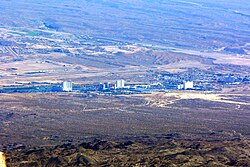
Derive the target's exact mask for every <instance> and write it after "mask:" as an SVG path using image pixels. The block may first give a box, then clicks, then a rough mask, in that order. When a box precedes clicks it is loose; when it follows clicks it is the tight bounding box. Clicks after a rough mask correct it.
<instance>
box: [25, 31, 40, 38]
mask: <svg viewBox="0 0 250 167" xmlns="http://www.w3.org/2000/svg"><path fill="white" fill-rule="evenodd" d="M39 33H40V32H39V31H30V32H28V33H27V35H28V36H32V37H34V36H37V35H39Z"/></svg>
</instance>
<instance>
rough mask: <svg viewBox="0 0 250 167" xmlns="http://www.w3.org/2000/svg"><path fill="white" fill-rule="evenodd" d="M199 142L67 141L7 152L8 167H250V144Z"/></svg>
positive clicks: (173, 138)
mask: <svg viewBox="0 0 250 167" xmlns="http://www.w3.org/2000/svg"><path fill="white" fill-rule="evenodd" d="M213 136H214V137H216V138H217V137H218V136H217V134H214V133H211V134H209V135H208V136H207V138H205V137H204V138H203V139H200V140H193V141H192V140H190V139H183V138H181V137H180V136H179V135H178V134H166V135H155V136H141V137H130V138H126V139H125V138H123V139H119V140H117V139H116V140H114V139H110V140H99V139H91V140H88V141H87V140H86V141H79V142H70V141H68V142H67V143H65V144H62V145H56V146H43V147H36V148H30V147H25V146H24V145H13V146H12V149H10V148H8V149H7V148H6V156H7V164H8V166H20V167H21V166H22V167H25V166H27V167H28V166H47V167H56V166H65V167H66V166H152V167H153V166H171V167H174V166H190V167H191V166H192V167H193V166H210V167H222V166H246V167H247V166H250V141H249V140H247V139H241V138H237V137H236V138H235V137H234V138H231V139H224V140H220V139H217V140H213Z"/></svg>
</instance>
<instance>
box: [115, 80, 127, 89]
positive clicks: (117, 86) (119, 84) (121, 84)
mask: <svg viewBox="0 0 250 167" xmlns="http://www.w3.org/2000/svg"><path fill="white" fill-rule="evenodd" d="M124 86H125V81H124V80H123V79H121V80H117V81H116V83H115V89H121V88H124Z"/></svg>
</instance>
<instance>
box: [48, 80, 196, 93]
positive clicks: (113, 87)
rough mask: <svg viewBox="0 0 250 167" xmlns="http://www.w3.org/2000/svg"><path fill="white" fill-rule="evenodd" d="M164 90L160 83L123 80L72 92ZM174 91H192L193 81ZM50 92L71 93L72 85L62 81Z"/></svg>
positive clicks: (79, 87) (77, 86)
mask: <svg viewBox="0 0 250 167" xmlns="http://www.w3.org/2000/svg"><path fill="white" fill-rule="evenodd" d="M164 89H166V88H165V87H164V85H162V84H161V83H159V82H158V83H153V84H127V85H125V80H123V79H121V80H117V81H116V82H115V83H110V82H104V83H101V82H94V83H93V84H86V85H81V86H79V85H76V86H75V87H74V91H103V92H111V93H112V92H127V91H132V92H133V91H134V92H135V91H139V92H143V91H145V92H146V91H149V90H151V91H153V90H155V91H157V90H164ZM174 89H179V90H190V89H194V83H193V81H185V82H183V84H179V85H176V87H175V88H174ZM52 91H63V92H71V91H73V83H72V82H70V81H64V82H63V83H62V84H61V85H58V86H53V88H52Z"/></svg>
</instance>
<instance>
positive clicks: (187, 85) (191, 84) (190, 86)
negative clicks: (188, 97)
mask: <svg viewBox="0 0 250 167" xmlns="http://www.w3.org/2000/svg"><path fill="white" fill-rule="evenodd" d="M193 88H194V82H193V81H186V82H184V89H185V90H186V89H193Z"/></svg>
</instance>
